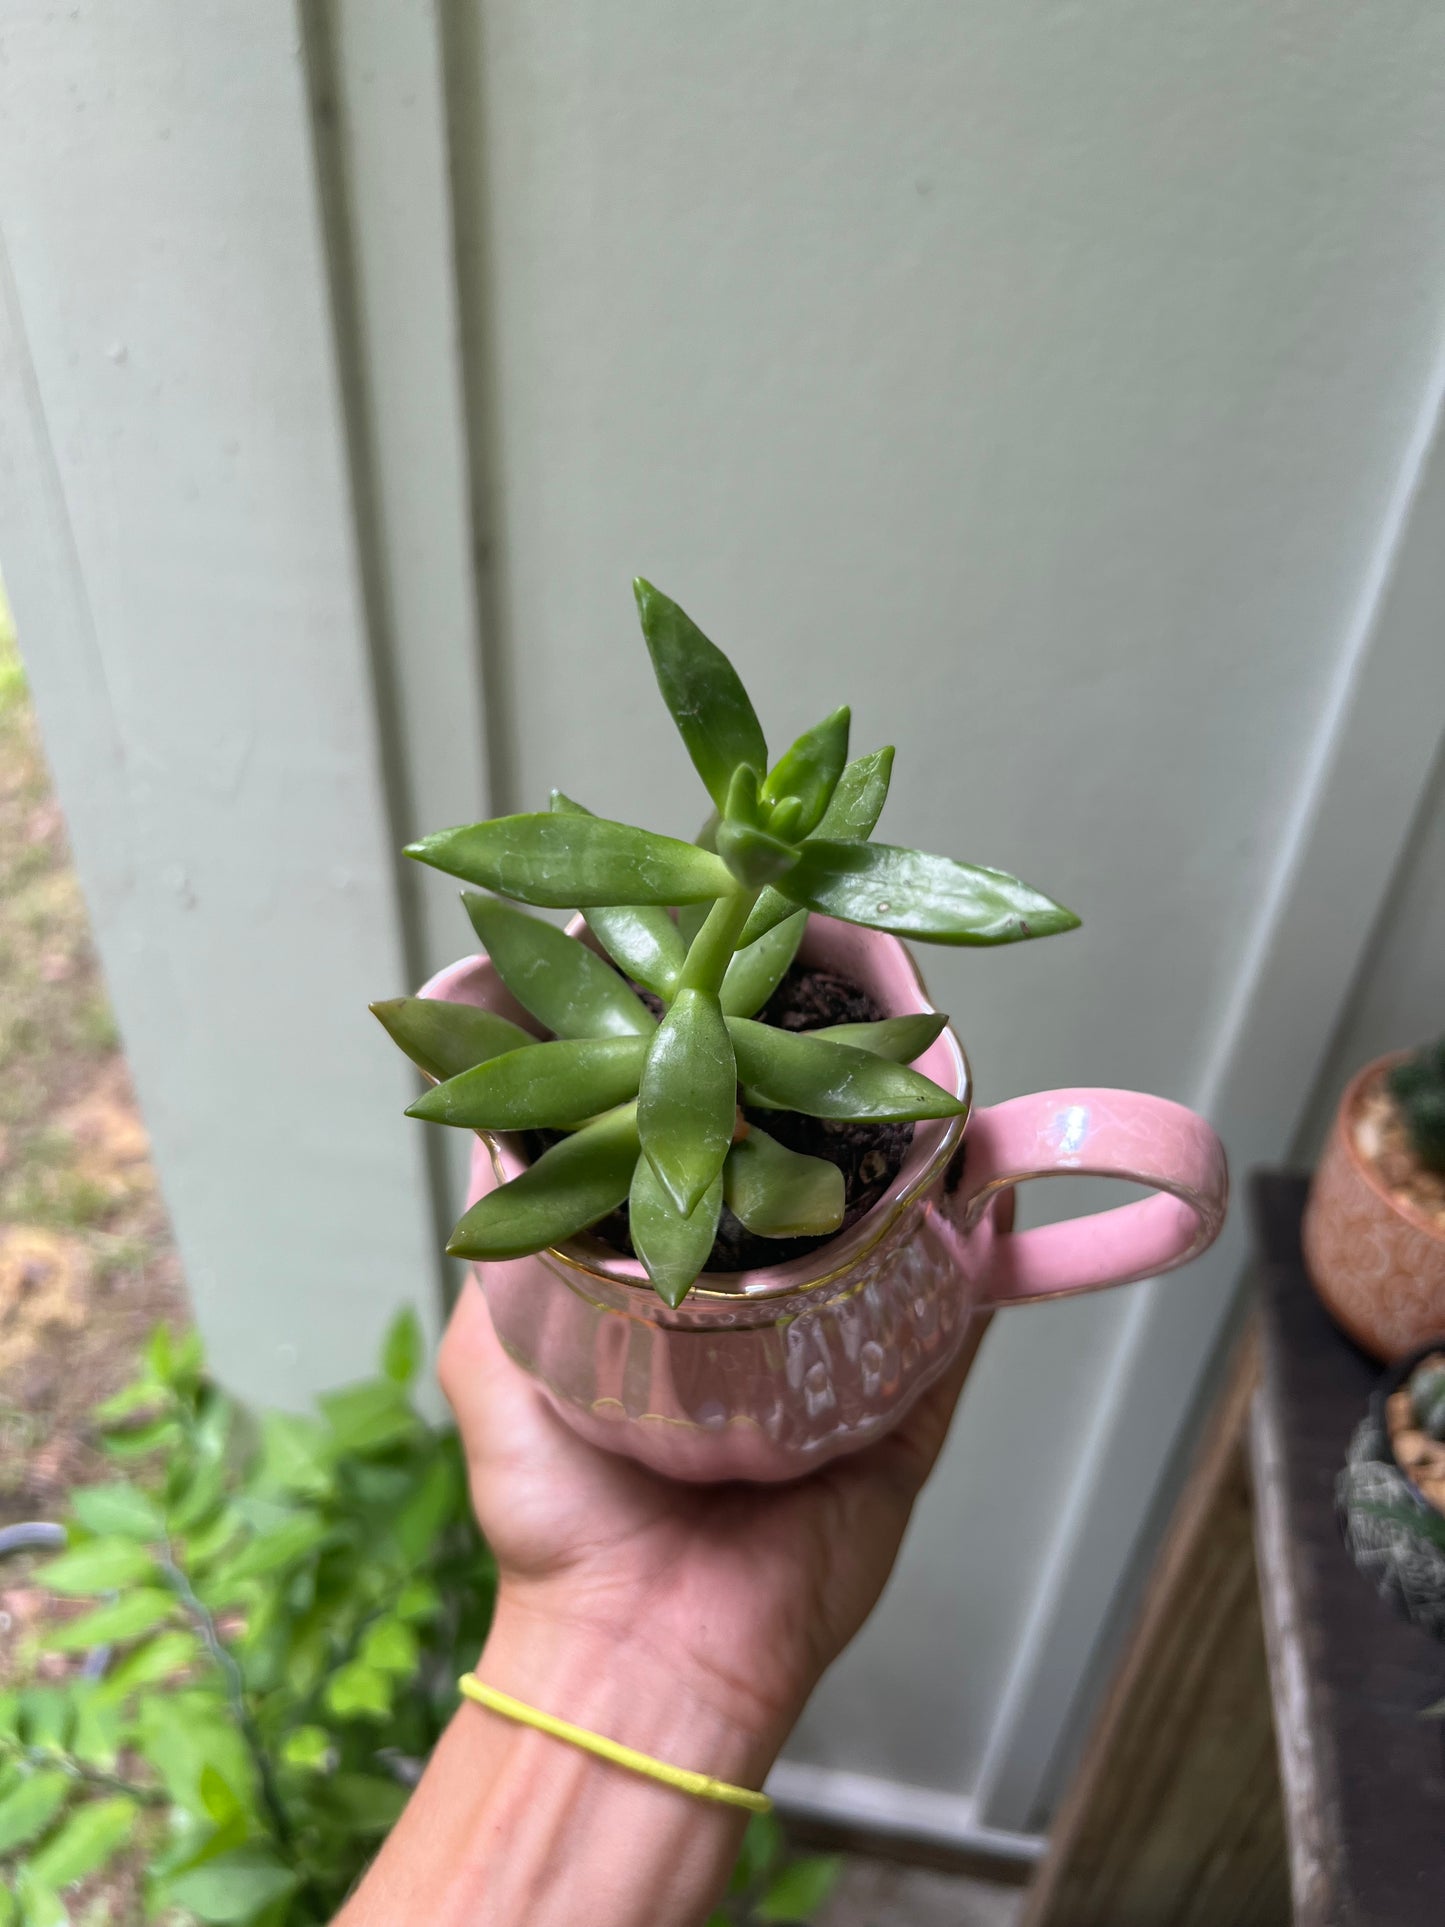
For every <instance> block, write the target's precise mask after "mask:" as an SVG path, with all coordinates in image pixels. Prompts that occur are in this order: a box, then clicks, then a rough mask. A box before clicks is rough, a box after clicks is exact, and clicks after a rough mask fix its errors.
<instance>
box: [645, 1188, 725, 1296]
mask: <svg viewBox="0 0 1445 1927" xmlns="http://www.w3.org/2000/svg"><path fill="white" fill-rule="evenodd" d="M722 1198H723V1181H722V1179H721V1178H720V1177H718V1178H714V1179H713V1181H712V1183H711V1184H710V1185H709V1186H708V1188H707V1190H706V1191H704V1192H703V1194H702V1198H701V1200H700V1201H699V1203H698V1205H697V1207H696V1209H695V1210H693V1211H692V1213H691V1214H690V1215H689V1216H687V1217H684V1216H683V1214H682V1213H681V1212H680V1211H679V1210H678V1208H677V1206H676V1205H675V1204H674V1203H673V1201H672V1198H671V1196H670V1194H669V1193H668V1192H667V1191H666V1190H665V1189H664V1187H663V1185H662V1184H661V1183H660V1181H659V1179H658V1176H657V1173H656V1172H655V1171H654V1170H653V1168H652V1166H651V1164H650V1163H649V1162H648V1160H647V1158H646V1157H645V1156H641V1157H639V1158H638V1160H637V1164H636V1166H635V1167H634V1170H633V1173H632V1190H631V1193H630V1194H629V1204H628V1226H629V1229H630V1230H631V1233H632V1248H633V1250H634V1251H635V1252H636V1253H637V1255H638V1257H639V1258H640V1259H641V1260H642V1262H643V1264H644V1265H645V1266H646V1267H647V1275H648V1277H649V1278H650V1279H651V1280H652V1284H653V1289H654V1290H655V1291H656V1292H657V1295H658V1297H659V1298H661V1299H662V1300H663V1302H664V1303H665V1304H668V1305H673V1306H677V1305H680V1304H681V1303H682V1301H683V1299H684V1298H686V1296H687V1294H688V1292H689V1291H690V1290H691V1288H692V1285H693V1283H694V1281H695V1280H696V1278H697V1275H698V1273H699V1272H700V1271H701V1270H702V1268H703V1266H704V1265H705V1264H706V1263H707V1258H708V1253H709V1252H710V1251H711V1250H712V1247H713V1240H714V1239H715V1238H716V1237H717V1221H718V1216H719V1213H720V1212H721V1210H722Z"/></svg>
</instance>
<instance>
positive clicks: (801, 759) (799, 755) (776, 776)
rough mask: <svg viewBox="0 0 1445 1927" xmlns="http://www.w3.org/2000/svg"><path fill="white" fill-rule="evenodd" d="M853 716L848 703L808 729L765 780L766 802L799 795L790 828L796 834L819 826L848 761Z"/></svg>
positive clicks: (782, 756)
mask: <svg viewBox="0 0 1445 1927" xmlns="http://www.w3.org/2000/svg"><path fill="white" fill-rule="evenodd" d="M850 720H851V711H850V710H849V709H848V707H847V706H846V704H845V705H844V707H843V708H842V709H835V710H834V711H833V713H832V715H831V716H825V717H824V718H823V720H822V722H821V723H815V724H814V725H813V727H812V728H811V729H808V730H805V731H804V732H803V734H802V735H801V736H800V737H799V738H798V740H797V742H795V743H794V744H793V746H792V748H791V749H789V750H787V751H785V752H784V754H783V755H781V756H780V757H779V758H778V760H777V762H776V763H775V764H774V765H773V768H772V769H771V770H770V771H769V773H768V776H767V778H766V780H765V781H764V783H763V788H762V800H763V802H764V803H770V804H771V803H781V802H783V801H784V800H785V798H787V797H790V796H791V797H796V798H797V800H798V802H799V804H800V805H801V808H800V811H799V814H798V818H797V821H796V822H795V824H794V825H793V828H792V831H791V834H792V835H793V836H794V837H803V836H808V835H810V834H811V833H812V832H813V831H814V830H815V829H817V827H818V825H819V823H820V822H821V821H822V819H823V812H824V811H825V810H826V809H827V807H828V805H829V803H830V802H831V801H832V797H833V792H834V790H835V789H836V788H837V787H838V782H839V779H840V778H841V776H842V774H843V769H844V765H845V764H846V763H847V761H848V725H849V722H850Z"/></svg>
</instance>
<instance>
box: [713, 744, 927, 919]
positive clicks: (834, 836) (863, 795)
mask: <svg viewBox="0 0 1445 1927" xmlns="http://www.w3.org/2000/svg"><path fill="white" fill-rule="evenodd" d="M892 772H893V751H892V749H891V748H888V749H875V750H872V751H871V752H870V753H869V754H868V755H867V756H859V757H857V758H855V759H854V761H853V762H851V763H849V765H848V767H847V768H846V769H845V770H844V771H843V774H842V775H841V776H840V777H839V778H838V786H837V788H836V789H835V790H834V791H833V800H832V801H831V802H830V803H829V805H828V807H827V809H826V810H825V811H824V812H823V820H822V822H821V823H819V825H818V827H817V829H816V830H815V831H814V833H813V834H814V835H815V836H817V837H825V838H830V839H831V840H833V841H834V842H843V843H846V842H852V841H855V840H857V841H862V840H865V839H866V838H868V837H870V836H871V835H872V834H873V829H874V825H875V824H876V823H877V821H878V818H879V817H880V816H881V815H882V814H883V805H884V803H885V802H886V801H887V799H888V782H889V778H890V776H891V775H892ZM793 908H794V906H793V905H792V904H791V903H790V902H789V901H788V899H787V898H786V897H785V896H784V895H783V894H782V892H781V891H780V890H774V889H772V888H769V889H767V890H764V892H763V894H762V895H761V896H760V897H759V898H758V900H757V903H756V904H755V905H754V906H753V913H752V915H751V916H750V917H749V918H748V921H747V925H746V927H745V928H744V930H743V942H744V943H755V942H756V941H757V939H758V938H759V937H761V936H762V935H763V933H764V932H765V931H767V930H771V929H772V927H773V925H774V924H776V923H781V922H782V920H783V918H784V917H788V916H791V915H792V913H793Z"/></svg>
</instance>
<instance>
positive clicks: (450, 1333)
mask: <svg viewBox="0 0 1445 1927" xmlns="http://www.w3.org/2000/svg"><path fill="white" fill-rule="evenodd" d="M437 1381H438V1383H439V1384H440V1386H441V1388H442V1392H443V1394H444V1395H445V1397H446V1400H447V1403H448V1404H449V1405H450V1406H451V1408H452V1410H453V1412H455V1414H456V1420H457V1429H458V1430H459V1431H460V1433H461V1435H462V1442H463V1443H464V1444H465V1446H466V1448H467V1452H468V1455H469V1456H470V1457H471V1458H473V1459H474V1460H475V1459H477V1458H479V1457H480V1456H482V1454H483V1453H484V1451H485V1450H486V1449H487V1448H488V1446H489V1445H490V1444H492V1443H495V1442H497V1441H499V1440H501V1439H506V1438H512V1439H516V1438H518V1437H520V1436H523V1435H524V1434H525V1433H527V1432H528V1431H530V1430H531V1428H532V1427H534V1426H535V1425H536V1423H537V1409H536V1400H535V1398H534V1396H533V1394H532V1391H531V1388H530V1387H529V1385H528V1384H527V1382H526V1380H525V1379H524V1378H523V1376H522V1374H521V1373H520V1372H519V1371H518V1370H517V1368H516V1367H515V1366H514V1365H513V1364H512V1362H511V1360H510V1359H509V1358H508V1357H507V1354H506V1353H505V1352H504V1351H503V1349H502V1346H501V1342H500V1340H499V1339H498V1337H497V1334H496V1333H495V1331H493V1329H492V1319H491V1314H490V1312H489V1311H488V1310H487V1301H486V1299H485V1298H483V1296H482V1292H481V1287H480V1286H479V1285H478V1284H477V1281H476V1280H475V1278H468V1279H467V1282H466V1284H465V1285H464V1286H463V1287H462V1291H461V1295H460V1297H459V1298H458V1299H457V1302H456V1308H455V1309H454V1311H453V1312H452V1315H451V1320H450V1322H449V1323H448V1325H447V1328H446V1332H445V1335H444V1336H443V1338H442V1342H441V1346H440V1349H439V1350H438V1352H437Z"/></svg>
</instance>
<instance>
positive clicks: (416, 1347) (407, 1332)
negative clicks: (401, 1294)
mask: <svg viewBox="0 0 1445 1927" xmlns="http://www.w3.org/2000/svg"><path fill="white" fill-rule="evenodd" d="M425 1350H426V1341H425V1340H424V1339H423V1337H422V1332H421V1320H420V1319H419V1318H418V1317H417V1315H416V1311H415V1309H414V1308H413V1307H412V1306H411V1305H407V1306H405V1307H404V1308H403V1309H402V1310H401V1311H399V1312H398V1313H397V1314H396V1317H395V1318H393V1319H392V1321H391V1324H390V1325H389V1326H388V1327H387V1333H386V1337H385V1338H384V1339H383V1340H382V1345H381V1369H382V1372H383V1373H384V1374H385V1376H386V1377H387V1378H389V1379H390V1380H391V1381H392V1383H393V1384H394V1385H400V1386H401V1387H402V1389H403V1390H405V1389H406V1387H407V1386H408V1385H410V1384H411V1382H412V1380H413V1379H414V1378H415V1377H416V1375H417V1372H418V1370H419V1368H420V1366H421V1361H422V1354H423V1353H424V1351H425Z"/></svg>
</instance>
